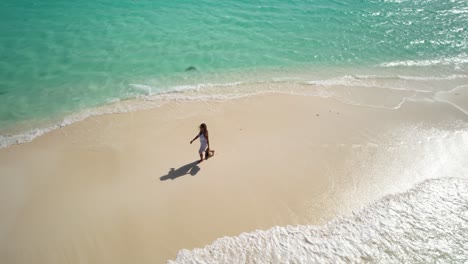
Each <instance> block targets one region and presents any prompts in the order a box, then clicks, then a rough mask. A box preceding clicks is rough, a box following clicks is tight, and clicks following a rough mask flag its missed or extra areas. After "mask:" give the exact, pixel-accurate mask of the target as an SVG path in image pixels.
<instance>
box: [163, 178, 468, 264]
mask: <svg viewBox="0 0 468 264" xmlns="http://www.w3.org/2000/svg"><path fill="white" fill-rule="evenodd" d="M467 189H468V180H466V179H460V178H440V179H432V180H427V181H425V182H423V183H422V184H419V185H417V186H416V187H415V188H413V189H411V190H410V191H408V192H406V193H402V194H398V195H390V196H387V197H384V198H383V199H381V200H379V201H378V202H376V203H374V204H372V205H370V206H368V207H366V208H364V209H362V210H360V211H358V212H356V213H354V214H353V215H351V216H350V217H344V218H339V219H336V220H334V221H332V222H330V223H329V224H327V225H326V226H323V227H316V226H297V227H292V226H286V227H274V228H272V229H270V230H267V231H260V230H257V231H254V232H250V233H243V234H241V235H240V236H237V237H224V238H220V239H218V240H216V241H215V242H214V243H213V244H211V245H209V246H206V247H205V248H202V249H194V250H192V251H189V250H181V251H180V252H179V253H178V255H177V259H176V260H175V261H169V262H168V263H171V264H175V263H362V262H365V263H429V262H434V260H438V262H441V263H462V262H463V261H466V260H467V259H468V248H467V247H466V245H467V244H468V235H467V233H468V193H467V192H466V190H467Z"/></svg>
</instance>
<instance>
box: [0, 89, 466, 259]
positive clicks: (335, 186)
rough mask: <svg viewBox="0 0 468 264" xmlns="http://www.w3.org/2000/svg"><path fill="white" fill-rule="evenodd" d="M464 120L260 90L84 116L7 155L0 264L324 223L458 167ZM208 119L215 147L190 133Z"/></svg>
mask: <svg viewBox="0 0 468 264" xmlns="http://www.w3.org/2000/svg"><path fill="white" fill-rule="evenodd" d="M467 121H468V117H467V116H466V115H465V114H463V112H461V111H459V110H458V109H456V108H455V107H453V106H451V105H449V104H444V103H439V102H406V103H404V104H403V105H402V106H401V107H400V108H398V109H385V108H375V107H363V106H353V105H348V104H343V103H341V102H338V101H336V100H334V99H326V98H319V97H307V96H294V95H281V94H264V95H255V96H252V97H248V98H242V99H236V100H231V101H226V102H185V103H176V102H172V103H167V104H165V105H163V106H161V107H159V108H155V109H151V110H144V111H138V112H131V113H125V114H110V115H103V116H97V117H92V118H88V119H86V120H84V121H82V122H78V123H75V124H72V125H69V126H66V127H64V128H61V129H58V130H55V131H52V132H50V133H48V134H45V135H43V136H41V137H39V138H37V139H35V140H34V141H32V142H30V143H26V144H21V145H15V146H11V147H8V148H4V149H0V212H1V215H2V217H1V218H0V262H1V263H5V264H7V263H8V264H10V263H11V264H13V263H15V264H19V263H37V264H39V263H47V264H53V263H139V264H143V263H164V262H165V261H167V260H170V259H174V258H175V257H176V254H177V252H178V251H179V250H181V249H193V248H198V247H203V246H205V245H207V244H210V243H212V242H213V241H214V240H215V239H217V238H220V237H223V236H236V235H239V234H241V233H242V232H249V231H253V230H256V229H262V230H265V229H269V228H271V227H273V226H285V225H297V224H303V225H323V224H325V223H326V222H327V221H329V220H331V219H333V218H334V217H336V216H339V215H347V214H349V213H350V212H351V211H353V210H355V209H358V208H360V207H361V206H364V205H366V204H368V203H369V202H371V201H375V200H377V199H378V198H380V197H382V196H384V195H386V194H389V193H395V192H400V191H404V190H406V189H408V188H410V187H412V186H413V185H414V184H415V183H418V182H420V181H422V180H424V179H426V178H431V177H439V176H440V172H441V171H445V172H447V173H451V175H450V176H454V177H455V176H457V173H458V174H460V175H461V174H463V173H464V172H466V171H463V168H461V167H462V166H463V163H464V160H463V159H464V158H466V156H465V155H460V154H458V153H459V152H457V150H458V149H459V148H460V144H462V145H463V144H466V142H465V141H466V138H465V137H463V136H457V134H456V133H452V132H453V131H454V129H453V126H454V125H456V124H457V123H461V124H466V122H467ZM202 122H205V123H207V125H208V129H209V131H210V140H211V146H212V149H215V150H216V155H215V156H214V157H213V158H211V159H209V160H207V161H204V162H202V163H201V164H197V163H196V160H197V159H198V153H197V150H198V147H199V143H198V141H197V142H194V144H192V145H190V144H189V141H190V140H191V139H192V138H193V137H194V136H195V135H196V134H197V126H198V125H199V124H200V123H202Z"/></svg>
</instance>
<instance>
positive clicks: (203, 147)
mask: <svg viewBox="0 0 468 264" xmlns="http://www.w3.org/2000/svg"><path fill="white" fill-rule="evenodd" d="M197 138H200V150H199V151H198V153H199V154H200V162H202V161H203V152H205V159H208V158H209V157H211V156H213V155H214V150H210V139H209V138H208V128H207V126H206V124H205V123H203V124H201V125H200V132H199V133H198V135H197V136H196V137H195V138H194V139H192V140H191V141H190V144H192V143H193V141H195V140H196V139H197Z"/></svg>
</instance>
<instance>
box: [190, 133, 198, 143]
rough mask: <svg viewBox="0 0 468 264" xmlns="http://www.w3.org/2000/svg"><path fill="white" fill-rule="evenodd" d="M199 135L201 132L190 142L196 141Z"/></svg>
mask: <svg viewBox="0 0 468 264" xmlns="http://www.w3.org/2000/svg"><path fill="white" fill-rule="evenodd" d="M199 136H200V134H198V135H197V136H196V137H195V138H193V139H192V140H191V141H190V144H192V142H193V141H195V140H196V139H197V138H198V137H199Z"/></svg>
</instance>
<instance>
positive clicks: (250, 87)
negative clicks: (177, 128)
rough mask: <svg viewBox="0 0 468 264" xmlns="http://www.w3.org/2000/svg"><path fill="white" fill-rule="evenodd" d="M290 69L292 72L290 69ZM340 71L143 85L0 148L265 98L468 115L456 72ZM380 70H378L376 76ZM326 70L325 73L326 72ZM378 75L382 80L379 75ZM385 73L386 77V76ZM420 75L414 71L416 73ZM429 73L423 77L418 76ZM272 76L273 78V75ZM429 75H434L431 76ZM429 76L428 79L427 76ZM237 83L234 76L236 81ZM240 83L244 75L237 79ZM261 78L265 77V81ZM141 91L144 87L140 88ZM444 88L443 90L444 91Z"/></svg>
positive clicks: (20, 126)
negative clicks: (173, 107) (119, 118)
mask: <svg viewBox="0 0 468 264" xmlns="http://www.w3.org/2000/svg"><path fill="white" fill-rule="evenodd" d="M290 70H291V69H290ZM373 70H374V71H375V73H376V75H375V74H372V73H371V72H368V71H369V69H367V70H363V69H360V70H356V71H355V72H354V73H353V72H349V69H348V72H346V73H345V72H343V69H342V71H338V72H340V73H341V74H342V75H336V74H328V75H327V74H326V73H324V72H322V73H318V74H317V73H316V74H315V75H312V76H311V75H310V72H308V71H304V72H300V71H298V72H295V73H294V74H293V73H292V72H289V74H291V75H290V76H289V77H281V78H276V79H275V78H274V77H272V76H270V77H268V78H267V77H265V76H268V74H266V73H265V76H264V77H263V78H267V79H265V80H263V81H262V80H256V81H254V80H253V79H252V80H250V81H245V82H239V81H233V82H227V83H222V82H221V83H209V82H208V83H205V84H197V85H190V86H187V85H183V86H180V87H178V86H176V87H174V88H172V90H169V91H165V92H157V93H153V92H151V91H152V90H153V89H155V88H154V87H151V86H149V85H146V84H144V85H143V84H141V85H140V84H131V86H133V85H135V86H139V88H138V89H140V90H144V91H145V93H147V94H146V95H145V94H143V95H140V96H137V97H135V98H128V99H123V100H114V101H109V102H108V103H107V104H104V105H100V106H95V107H91V108H85V109H82V110H80V111H78V112H75V113H70V114H62V115H60V116H61V117H60V116H57V117H54V118H49V119H47V118H41V120H42V121H38V120H35V121H27V120H25V121H21V122H18V123H17V124H16V125H12V126H9V128H8V127H6V128H2V130H0V149H1V148H7V147H9V146H12V145H16V144H24V143H27V142H30V141H32V140H34V139H35V138H37V137H39V136H41V135H43V134H46V133H49V132H51V131H54V130H56V129H60V128H63V127H65V126H68V125H70V124H73V123H76V122H81V121H83V120H85V119H87V118H92V117H94V116H99V115H107V114H121V113H127V112H136V111H142V110H148V109H153V108H159V107H161V106H162V105H164V104H168V103H174V102H176V103H186V102H192V101H201V102H208V103H210V102H226V101H231V100H237V99H241V98H245V97H251V96H257V95H262V94H270V93H272V94H289V95H303V96H315V97H322V98H333V99H337V100H339V101H341V102H343V103H347V104H352V105H362V106H368V107H382V108H394V109H397V108H399V107H400V106H401V104H403V103H404V102H405V101H406V100H407V99H409V100H415V101H435V102H443V103H447V104H450V105H452V106H453V107H455V108H457V109H458V110H460V111H462V112H463V113H465V114H467V113H468V101H466V94H468V91H467V90H468V86H467V85H466V84H465V83H466V82H465V80H467V81H468V75H464V74H456V73H455V72H452V73H450V74H448V75H441V76H438V77H437V76H436V77H434V76H432V74H430V71H429V72H426V71H424V70H423V71H421V72H420V73H418V74H416V75H415V76H411V75H402V74H403V72H405V71H402V70H401V69H397V70H396V71H395V72H393V74H392V71H391V70H388V69H380V71H379V69H373ZM376 70H377V71H376ZM322 71H323V69H322ZM379 72H380V74H381V75H379ZM383 72H385V74H383ZM414 73H415V72H413V74H414ZM421 73H424V74H423V76H425V77H421V76H419V75H420V74H421ZM269 74H270V75H271V74H273V73H269ZM428 74H429V75H428ZM426 75H427V76H426ZM231 78H232V77H231ZM238 79H239V76H238V78H237V79H236V80H238ZM260 79H261V78H260ZM140 86H141V87H140ZM441 87H444V89H441Z"/></svg>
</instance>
